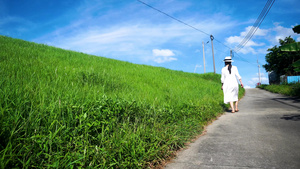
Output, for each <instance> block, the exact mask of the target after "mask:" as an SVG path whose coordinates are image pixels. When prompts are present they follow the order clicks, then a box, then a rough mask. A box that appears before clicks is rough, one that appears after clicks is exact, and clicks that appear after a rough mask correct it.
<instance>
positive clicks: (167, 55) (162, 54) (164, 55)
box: [152, 49, 177, 63]
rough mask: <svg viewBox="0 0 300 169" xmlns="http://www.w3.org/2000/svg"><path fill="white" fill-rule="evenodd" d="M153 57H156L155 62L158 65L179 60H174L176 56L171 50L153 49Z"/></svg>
mask: <svg viewBox="0 0 300 169" xmlns="http://www.w3.org/2000/svg"><path fill="white" fill-rule="evenodd" d="M152 53H153V56H154V61H155V62H157V63H164V62H170V61H173V60H177V58H174V57H172V56H174V55H175V54H174V53H173V51H171V50H169V49H161V50H159V49H153V50H152Z"/></svg>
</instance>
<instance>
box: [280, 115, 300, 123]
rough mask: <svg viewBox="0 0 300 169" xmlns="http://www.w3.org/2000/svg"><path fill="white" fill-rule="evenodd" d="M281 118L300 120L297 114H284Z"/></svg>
mask: <svg viewBox="0 0 300 169" xmlns="http://www.w3.org/2000/svg"><path fill="white" fill-rule="evenodd" d="M281 119H284V120H292V121H300V115H299V114H290V115H284V116H282V117H281Z"/></svg>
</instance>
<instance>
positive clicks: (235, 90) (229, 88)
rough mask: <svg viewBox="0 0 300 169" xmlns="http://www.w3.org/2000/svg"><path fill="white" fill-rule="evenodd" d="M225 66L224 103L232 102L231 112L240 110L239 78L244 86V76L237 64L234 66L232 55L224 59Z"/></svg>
mask: <svg viewBox="0 0 300 169" xmlns="http://www.w3.org/2000/svg"><path fill="white" fill-rule="evenodd" d="M224 62H225V67H223V68H222V76H221V82H222V90H223V93H224V103H225V104H228V102H229V103H230V107H231V112H232V113H235V112H238V111H239V109H238V100H239V98H238V94H239V83H238V81H237V79H239V81H240V83H241V87H244V85H243V83H242V78H241V76H240V74H239V72H238V69H237V67H236V66H232V64H231V63H232V62H233V60H231V57H230V56H227V57H225V59H224ZM234 102H235V104H234Z"/></svg>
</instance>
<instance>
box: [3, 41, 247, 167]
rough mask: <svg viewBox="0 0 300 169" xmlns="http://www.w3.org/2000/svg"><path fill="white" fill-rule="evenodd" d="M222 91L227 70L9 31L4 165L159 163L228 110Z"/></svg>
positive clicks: (5, 64) (5, 52) (5, 56)
mask: <svg viewBox="0 0 300 169" xmlns="http://www.w3.org/2000/svg"><path fill="white" fill-rule="evenodd" d="M220 88H221V83H220V75H218V74H217V75H215V74H213V73H207V74H202V75H199V74H193V73H185V72H182V71H174V70H169V69H165V68H160V67H152V66H146V65H137V64H132V63H128V62H123V61H117V60H113V59H108V58H104V57H98V56H92V55H87V54H84V53H79V52H74V51H68V50H63V49H59V48H54V47H50V46H47V45H42V44H36V43H32V42H26V41H23V40H18V39H13V38H9V37H5V36H0V125H1V126H0V167H1V168H88V167H90V168H148V167H153V166H156V165H159V164H160V162H161V161H163V160H164V159H167V158H169V157H170V156H172V153H174V152H175V151H176V150H178V149H179V148H181V147H183V146H184V143H186V142H188V141H189V140H190V139H192V138H193V137H195V136H197V135H199V134H200V133H201V131H202V129H203V126H204V125H205V124H206V123H207V122H209V121H211V120H212V119H214V118H215V117H216V116H218V115H220V114H222V113H223V112H224V110H225V109H226V108H227V106H228V105H225V104H223V93H222V90H220ZM240 91H241V92H240V95H241V96H242V95H243V93H244V90H242V89H241V90H240Z"/></svg>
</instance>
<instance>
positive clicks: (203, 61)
mask: <svg viewBox="0 0 300 169" xmlns="http://www.w3.org/2000/svg"><path fill="white" fill-rule="evenodd" d="M202 47H203V67H204V73H206V72H205V52H204V42H203V41H202Z"/></svg>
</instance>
